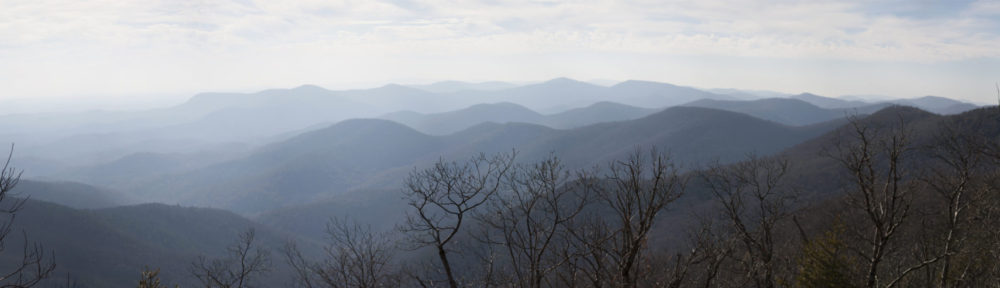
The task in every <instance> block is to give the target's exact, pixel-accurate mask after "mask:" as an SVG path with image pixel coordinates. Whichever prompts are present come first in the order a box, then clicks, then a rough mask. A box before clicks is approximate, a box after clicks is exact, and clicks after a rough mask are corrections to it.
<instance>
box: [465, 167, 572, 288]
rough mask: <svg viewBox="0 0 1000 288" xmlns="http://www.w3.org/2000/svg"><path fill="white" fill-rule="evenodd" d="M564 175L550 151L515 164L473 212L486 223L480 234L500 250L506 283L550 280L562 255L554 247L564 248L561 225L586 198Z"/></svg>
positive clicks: (562, 260) (523, 284)
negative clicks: (495, 194) (490, 196)
mask: <svg viewBox="0 0 1000 288" xmlns="http://www.w3.org/2000/svg"><path fill="white" fill-rule="evenodd" d="M570 180H572V179H571V178H570V173H569V172H568V171H565V170H564V168H563V165H562V163H561V162H560V161H559V159H558V158H557V157H555V156H550V157H549V158H547V159H545V160H542V161H540V162H538V163H535V164H533V165H530V166H528V165H517V166H515V167H514V169H512V170H511V171H510V173H507V177H505V178H504V185H502V187H503V188H504V190H503V193H502V194H501V195H498V197H494V201H491V202H490V205H489V206H488V208H487V209H483V211H484V212H482V213H478V217H477V218H478V219H480V220H481V222H482V223H483V224H485V226H486V228H487V229H488V230H487V235H486V237H483V239H481V240H483V241H484V242H486V243H487V244H489V245H494V246H498V247H499V250H503V251H504V252H506V253H505V255H504V256H505V260H506V261H505V262H504V263H506V264H507V265H506V266H507V267H508V269H507V270H506V271H510V273H511V274H512V277H511V278H513V279H512V281H509V282H508V283H507V284H506V285H507V286H511V287H543V286H553V284H552V281H553V280H552V279H551V277H550V276H551V274H554V273H553V272H555V270H556V269H558V268H559V267H560V266H561V265H563V264H565V263H566V261H568V258H569V257H567V256H566V253H560V251H558V250H557V249H563V248H564V247H561V245H562V244H563V242H564V239H565V238H566V237H567V235H566V233H567V232H566V227H565V226H564V225H565V224H566V223H567V222H568V221H570V220H572V219H573V218H574V217H576V215H578V214H580V212H581V211H583V208H584V206H585V205H587V203H588V198H587V191H585V190H586V188H587V186H586V185H579V184H581V182H580V181H575V182H571V181H570ZM490 232H492V233H490Z"/></svg>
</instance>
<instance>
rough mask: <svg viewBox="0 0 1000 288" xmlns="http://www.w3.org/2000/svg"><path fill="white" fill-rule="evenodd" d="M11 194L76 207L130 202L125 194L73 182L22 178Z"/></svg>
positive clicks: (89, 207)
mask: <svg viewBox="0 0 1000 288" xmlns="http://www.w3.org/2000/svg"><path fill="white" fill-rule="evenodd" d="M11 193H12V195H14V196H15V197H21V198H30V199H33V200H40V201H48V202H52V203H58V204H60V205H65V206H69V207H73V208H76V209H98V208H108V207H114V206H119V205H123V204H125V203H129V202H132V201H134V200H132V199H130V198H129V197H128V196H126V194H123V193H119V192H115V191H111V190H107V189H103V188H98V187H94V186H90V185H87V184H82V183H75V182H64V181H59V182H46V181H36V180H26V179H22V180H21V181H20V182H19V183H18V184H17V186H15V187H14V190H12V191H11Z"/></svg>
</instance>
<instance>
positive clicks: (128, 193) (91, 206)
mask: <svg viewBox="0 0 1000 288" xmlns="http://www.w3.org/2000/svg"><path fill="white" fill-rule="evenodd" d="M713 91H714V92H715V93H713V92H706V91H703V90H698V89H694V88H689V87H681V86H675V85H671V84H666V83H656V82H648V81H626V82H622V83H619V84H616V85H613V86H609V87H605V86H598V85H593V84H589V83H584V82H579V81H575V80H572V79H565V78H560V79H554V80H551V81H547V82H542V83H537V84H531V85H521V86H518V85H513V84H509V83H501V82H484V83H463V82H444V83H435V84H431V85H425V86H402V85H386V86H383V87H379V88H374V89H362V90H347V91H331V90H326V89H323V88H320V87H316V86H308V85H307V86H302V87H297V88H294V89H275V90H265V91H261V92H257V93H245V94H244V93H206V94H199V95H197V96H195V97H193V98H192V99H191V100H190V101H188V102H185V103H183V104H180V105H177V106H174V107H168V108H163V109H157V110H150V111H141V112H88V113H76V114H68V115H55V114H52V115H7V116H0V131H3V132H2V133H0V140H3V141H7V140H11V141H15V142H17V143H18V145H17V146H16V149H15V152H14V155H15V156H17V158H16V159H15V160H14V163H15V164H17V167H21V168H26V169H28V170H27V171H26V174H25V175H26V177H25V179H24V180H23V181H22V182H21V183H20V184H19V186H18V187H17V189H16V190H15V191H14V192H13V193H15V194H16V195H15V196H17V197H28V198H30V200H29V201H28V205H27V206H26V207H25V210H24V211H23V212H22V213H21V214H18V217H17V221H16V222H15V226H14V229H15V231H22V230H23V231H25V232H26V233H27V235H29V237H30V240H32V241H37V242H39V243H43V244H44V245H45V247H46V248H47V249H51V250H52V251H55V252H56V253H57V261H59V265H60V266H59V267H60V270H59V276H58V277H62V278H65V277H66V275H68V277H69V278H74V279H78V280H80V281H81V282H83V283H86V284H87V285H89V286H92V287H120V286H129V285H133V284H135V280H136V279H137V277H138V275H139V271H140V269H142V267H143V266H145V265H149V266H151V267H156V268H160V269H162V273H161V275H162V276H163V277H164V278H165V280H167V281H166V282H168V283H177V284H182V285H185V286H194V285H195V284H193V283H191V282H192V281H191V280H192V279H191V278H190V277H188V272H187V271H186V268H187V265H188V263H190V261H192V260H193V259H194V257H195V256H197V255H199V254H206V255H209V256H219V254H220V253H221V252H222V251H225V246H226V245H228V244H229V243H231V242H232V241H233V240H235V237H236V235H237V233H239V232H240V231H241V230H242V229H246V228H249V227H252V228H254V229H256V230H257V232H258V235H259V237H260V239H261V240H262V243H263V245H264V246H265V247H268V248H269V249H271V250H273V251H277V250H278V249H279V248H280V246H281V245H282V244H284V242H285V241H286V240H290V239H294V240H296V241H300V245H303V246H304V247H305V248H304V249H310V251H311V252H313V253H321V252H320V248H318V245H319V244H318V242H319V241H321V239H322V237H323V236H324V235H323V230H322V229H323V225H324V224H325V223H326V222H325V221H326V220H327V219H328V218H330V217H341V216H352V217H356V218H358V219H360V220H363V221H365V222H366V223H367V224H371V225H373V226H374V227H375V228H376V229H377V230H391V229H392V228H393V225H394V224H395V223H397V221H398V220H399V218H401V217H402V215H403V212H404V211H405V203H404V202H403V200H402V199H401V198H400V197H399V191H400V189H402V181H403V180H404V179H405V178H406V177H407V175H408V174H409V173H410V172H412V171H414V169H420V168H423V167H427V166H428V165H430V164H432V163H433V162H435V161H438V160H440V159H443V160H448V161H462V160H464V159H466V158H468V157H470V156H472V155H475V154H477V153H487V154H491V153H500V152H510V151H512V150H514V149H516V150H517V151H518V159H519V161H523V162H530V161H535V160H539V159H542V158H545V157H547V156H549V155H556V156H558V157H560V158H561V159H562V161H563V163H564V164H565V165H566V166H567V168H568V169H569V170H575V169H585V168H592V167H594V166H595V165H597V164H606V163H608V162H610V161H613V160H617V159H622V157H624V156H625V155H627V154H628V153H631V152H633V151H635V149H636V148H638V147H642V148H648V147H651V146H656V147H658V148H660V149H661V150H663V151H666V152H669V153H670V155H671V156H672V159H673V160H674V161H676V162H677V163H679V164H680V165H681V166H682V169H683V171H684V172H691V171H695V170H697V169H700V168H702V167H703V165H704V164H706V163H712V162H715V161H718V162H721V163H731V162H734V161H738V160H741V159H743V157H744V156H745V155H746V154H748V153H757V154H760V155H783V156H785V157H788V158H789V159H790V160H791V161H793V165H794V169H793V170H792V176H793V178H794V179H795V180H794V181H796V183H797V184H800V185H801V186H803V187H809V188H810V190H809V191H810V194H809V195H805V196H806V198H808V199H820V200H822V199H827V198H824V197H831V195H838V194H836V193H840V192H842V191H838V190H836V189H835V187H839V186H838V183H835V181H838V180H837V179H838V178H837V177H835V176H836V175H835V173H836V172H831V171H836V169H835V168H836V164H837V163H834V162H832V160H831V159H829V157H822V156H821V155H822V153H823V151H828V150H826V149H828V148H829V144H830V143H834V142H837V141H839V140H840V139H842V137H844V135H843V133H844V131H849V130H845V129H849V127H846V126H844V125H843V124H845V123H846V120H845V119H844V118H845V116H847V115H858V117H859V119H862V121H866V122H865V123H871V124H874V125H885V124H886V123H895V122H893V121H899V120H900V119H902V120H904V122H906V123H907V124H908V125H910V126H908V128H912V130H913V131H914V133H915V136H914V139H915V141H918V142H919V141H929V140H928V139H931V137H932V136H933V135H936V134H938V133H940V132H941V131H942V130H940V129H942V128H941V127H942V125H944V124H945V123H948V122H947V121H957V122H956V123H961V124H963V125H959V127H973V126H972V125H964V124H969V123H985V124H982V125H980V126H975V127H976V128H965V129H978V130H975V131H974V132H976V133H982V134H983V135H987V136H990V137H996V136H998V135H1000V124H997V123H1000V121H996V120H997V117H996V115H997V114H996V113H995V111H994V110H992V109H984V108H979V109H977V107H976V106H975V105H972V104H968V103H963V102H959V101H955V100H950V99H947V98H941V97H932V96H927V97H921V98H915V99H906V100H894V101H886V102H864V101H857V100H847V99H839V98H830V97H823V96H818V95H813V94H799V95H785V96H783V97H778V98H774V97H768V95H770V94H766V93H764V92H761V91H757V92H755V93H756V94H739V95H737V92H739V91H725V90H713ZM772 96H780V95H772ZM484 103H485V104H484ZM897 105H907V106H914V107H916V108H912V107H903V106H897ZM918 108H919V109H918ZM921 109H923V110H921ZM925 110H926V111H925ZM928 111H929V112H928ZM939 114H940V115H939ZM366 117H380V118H381V119H371V118H366ZM22 137H25V138H26V139H27V140H25V141H24V142H21V141H20V140H19V139H25V138H22ZM921 143H922V142H921ZM921 157H923V156H921ZM22 161H25V162H27V163H22ZM39 171H40V172H39ZM35 173H37V174H35ZM35 175H40V176H44V177H35ZM696 182H697V181H694V182H692V183H693V184H692V186H691V187H692V188H691V190H689V192H690V193H689V195H687V196H684V197H685V198H683V199H682V200H679V201H680V202H679V203H683V204H684V205H678V206H676V207H673V208H671V210H670V211H668V212H666V213H665V215H664V216H663V217H676V218H671V219H683V218H684V217H689V216H687V215H689V214H690V212H691V211H692V210H691V209H695V208H692V207H702V206H704V205H709V204H706V203H709V202H707V201H708V199H709V198H710V197H709V196H708V194H707V192H706V191H705V190H704V187H701V188H698V186H697V183H696ZM699 189H701V190H699ZM143 202H158V203H161V204H138V205H136V203H143ZM162 203H166V204H162ZM179 205H185V206H197V207H201V208H195V207H182V206H179ZM661 225H664V224H661ZM681 228H683V227H680V226H677V227H672V228H669V229H681ZM658 229H660V230H657V232H655V233H656V235H666V234H671V233H668V232H670V231H668V230H665V229H668V228H662V227H661V228H658ZM671 231H672V230H671ZM678 235H679V234H678ZM11 238H18V239H13V240H11V241H12V242H8V243H7V245H8V247H20V246H19V245H20V243H19V242H17V241H21V240H20V238H19V237H11ZM317 239H319V240H317ZM11 257H12V256H9V255H7V256H0V265H3V263H12V261H16V260H18V259H13V258H11ZM274 257H275V259H279V258H280V255H274ZM275 262H278V263H280V262H281V261H280V259H279V260H276V261H275ZM282 269H285V268H277V269H276V271H275V272H273V273H275V274H274V275H273V277H268V279H267V280H266V281H267V282H265V283H263V284H264V285H265V286H280V285H283V284H285V282H284V281H286V280H287V279H288V278H287V276H288V274H287V272H288V271H287V270H282ZM56 280H63V279H61V278H60V279H56ZM61 283H62V282H60V283H58V284H61Z"/></svg>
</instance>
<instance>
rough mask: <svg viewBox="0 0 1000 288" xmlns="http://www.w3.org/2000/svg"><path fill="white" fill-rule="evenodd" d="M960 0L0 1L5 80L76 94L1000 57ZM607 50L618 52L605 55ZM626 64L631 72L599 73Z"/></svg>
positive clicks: (997, 41) (988, 4) (990, 31)
mask: <svg viewBox="0 0 1000 288" xmlns="http://www.w3.org/2000/svg"><path fill="white" fill-rule="evenodd" d="M394 2H395V3H394ZM883 4H885V3H883ZM892 4H893V3H888V4H886V5H883V6H888V7H893V6H892ZM880 9H881V8H880ZM956 9H957V10H959V13H955V14H954V15H941V16H940V17H910V16H908V15H906V14H905V13H895V14H894V13H891V12H892V11H889V12H885V11H882V10H884V9H882V10H880V11H872V10H875V9H873V8H871V7H869V3H868V2H853V1H842V2H827V3H816V2H813V1H780V2H775V1H716V0H706V1H565V2H563V1H551V2H546V1H502V0H501V1H488V2H487V1H462V0H430V1H412V2H411V1H350V0H345V1H250V0H244V1H211V0H188V1H180V0H161V1H116V0H104V1H69V0H67V1H57V0H41V1H39V0H34V1H0V61H2V62H3V63H5V65H0V76H8V77H10V78H7V77H4V78H0V79H4V80H0V81H3V83H0V84H3V85H4V86H7V87H13V88H11V89H13V90H15V92H16V93H18V95H66V94H74V93H82V94H94V93H100V92H107V93H142V92H148V91H152V90H164V89H174V90H177V91H189V90H204V89H226V88H227V87H229V88H230V89H232V88H247V87H265V86H271V85H286V86H287V85H295V84H293V82H294V83H302V82H313V81H324V80H323V79H324V77H327V78H325V79H330V78H332V77H342V78H340V79H337V81H334V80H325V81H326V82H324V83H333V82H338V81H340V82H352V81H354V82H365V81H367V82H378V81H379V80H382V81H385V80H388V79H390V78H421V77H424V76H425V75H466V76H470V75H471V76H472V77H473V78H479V79H484V78H485V79H489V78H491V77H497V76H499V75H512V74H518V73H512V72H511V71H502V72H500V71H493V72H491V69H490V68H482V69H483V70H486V71H461V73H449V72H448V71H434V70H436V69H447V68H444V67H465V66H464V65H463V64H461V63H448V62H460V61H465V62H470V61H471V62H476V63H481V64H483V65H487V66H489V65H491V64H492V65H493V66H495V67H508V68H506V69H523V68H510V67H511V65H513V64H512V63H500V62H499V61H501V60H491V59H503V60H502V61H514V62H518V61H521V62H524V63H522V65H515V66H516V67H526V66H531V64H533V63H530V61H532V60H531V59H537V57H538V55H552V54H558V53H566V54H586V55H591V56H590V58H581V59H575V60H578V61H584V62H590V63H594V65H595V66H596V65H597V63H603V64H602V65H608V64H614V63H616V62H615V61H614V60H613V59H614V57H618V56H616V55H639V56H638V57H647V58H648V59H650V60H651V61H652V60H654V59H667V58H671V57H734V56H735V57H752V58H762V59H791V60H795V59H801V60H815V59H827V60H834V61H852V62H858V61H860V62H871V63H885V62H898V63H923V64H934V63H939V62H950V61H952V62H953V61H965V60H968V59H979V58H990V59H995V58H1000V50H997V49H995V47H1000V29H997V28H998V27H1000V20H997V19H998V18H997V17H996V15H997V14H998V13H1000V6H998V5H997V4H996V2H993V1H978V2H974V3H971V4H969V5H967V6H964V7H958V8H956ZM908 11H909V10H907V11H904V12H907V13H909V12H908ZM602 55H606V57H611V58H609V59H611V60H608V59H596V58H600V57H605V56H602ZM431 59H433V60H434V61H431ZM475 59H479V60H475ZM340 63H350V64H351V65H354V66H353V67H347V66H342V65H338V64H340ZM403 63H406V64H405V65H415V66H417V67H413V66H402V65H404V64H403ZM292 64H294V66H289V65H292ZM584 64H585V63H584ZM664 64H666V63H664ZM324 65H325V66H324ZM331 65H332V66H331ZM428 65H438V66H441V67H427V66H428ZM552 65H556V64H552ZM556 66H558V65H556ZM584 66H586V65H584ZM289 67H292V68H289ZM334 67H336V69H335V68H334ZM573 67H574V69H579V68H580V66H578V65H576V64H574V65H573ZM255 69H272V70H276V71H283V73H282V74H281V75H275V73H267V72H266V71H263V72H262V71H253V70H255ZM590 69H592V70H594V71H600V70H608V67H593V68H590ZM350 70H365V71H367V72H362V73H355V71H350ZM542 70H550V69H542ZM386 71H391V72H386ZM553 71H554V72H552V73H560V72H558V71H561V70H558V69H554V70H553ZM310 73H325V74H324V75H329V76H324V75H315V74H310ZM586 73H591V74H599V73H598V72H593V71H592V72H586ZM525 74H529V73H525ZM562 74H567V73H565V72H562ZM622 74H627V73H625V72H622ZM380 75H381V77H382V79H378V77H380ZM617 76H623V77H630V76H629V75H612V76H600V75H597V76H595V78H610V77H617ZM637 76H648V75H637ZM109 77H118V79H117V80H118V81H112V80H106V79H104V78H109ZM365 77H367V78H365ZM636 78H641V77H636ZM646 78H649V77H646ZM11 79H18V80H11ZM102 79H103V80H102ZM501 80H504V79H501ZM663 80H669V79H663ZM46 83H59V84H60V85H45V84H46ZM47 86H56V87H47ZM2 97H13V96H8V95H0V98H2Z"/></svg>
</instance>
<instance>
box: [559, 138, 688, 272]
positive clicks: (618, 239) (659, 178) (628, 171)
mask: <svg viewBox="0 0 1000 288" xmlns="http://www.w3.org/2000/svg"><path fill="white" fill-rule="evenodd" d="M608 170H609V172H608V174H607V175H606V176H605V177H600V179H583V181H588V182H590V183H593V185H594V186H593V187H594V188H595V189H594V191H595V197H596V200H595V202H596V203H597V204H599V206H600V208H599V209H603V210H604V211H602V212H599V213H602V214H603V215H590V216H592V217H588V218H589V220H587V219H584V221H580V222H579V223H575V224H574V227H573V228H572V229H570V232H571V234H572V235H573V237H574V238H575V239H576V241H577V243H582V245H581V246H583V247H581V248H582V249H580V250H582V251H583V253H582V255H584V256H583V258H582V259H578V260H576V261H575V262H574V264H573V265H574V266H576V267H578V268H579V269H583V270H584V271H583V272H584V273H583V274H584V275H586V277H589V278H590V282H591V285H592V286H615V287H635V286H637V283H638V280H639V277H640V275H639V274H640V272H641V271H640V268H641V262H642V261H643V260H644V256H645V253H646V248H647V247H646V245H647V244H646V243H647V240H648V234H649V231H650V230H651V229H652V228H653V224H654V223H655V220H656V218H657V216H658V215H659V213H660V212H661V211H663V209H664V208H665V207H666V206H667V204H669V203H671V202H673V201H674V200H676V199H677V198H678V197H680V195H681V194H682V193H683V191H684V188H685V185H686V183H687V178H686V177H684V176H681V175H680V174H679V173H678V169H677V168H676V167H675V166H674V164H673V163H672V162H671V161H670V159H669V157H667V156H666V155H663V154H660V153H659V152H657V151H656V149H651V150H650V151H649V156H646V155H645V154H643V151H642V150H641V149H636V151H635V152H634V153H632V154H630V155H629V157H628V158H627V159H626V160H620V161H613V162H611V164H610V165H609V167H608ZM594 216H596V217H594Z"/></svg>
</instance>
